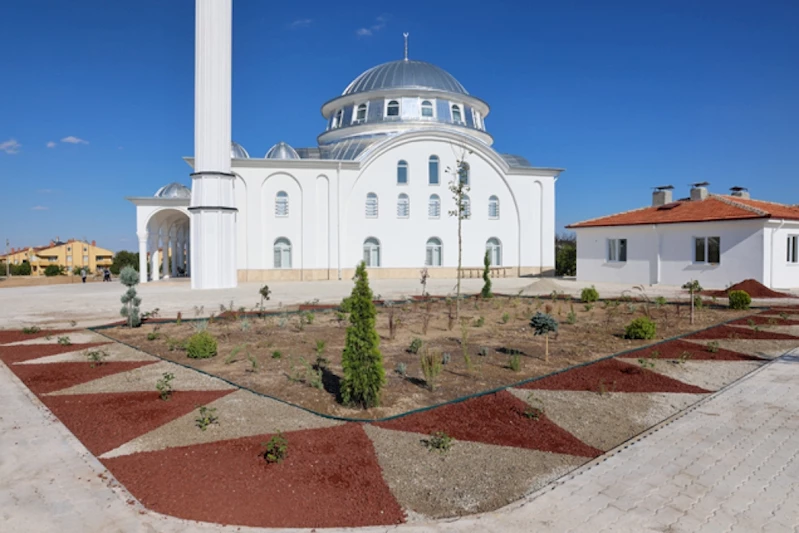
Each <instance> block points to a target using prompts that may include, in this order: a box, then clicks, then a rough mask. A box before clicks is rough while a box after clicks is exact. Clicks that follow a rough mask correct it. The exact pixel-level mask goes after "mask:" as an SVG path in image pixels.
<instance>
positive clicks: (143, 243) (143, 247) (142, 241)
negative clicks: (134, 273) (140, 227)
mask: <svg viewBox="0 0 799 533" xmlns="http://www.w3.org/2000/svg"><path fill="white" fill-rule="evenodd" d="M138 237H139V283H147V239H148V237H149V236H148V235H147V232H146V231H143V232H142V233H139V234H138Z"/></svg>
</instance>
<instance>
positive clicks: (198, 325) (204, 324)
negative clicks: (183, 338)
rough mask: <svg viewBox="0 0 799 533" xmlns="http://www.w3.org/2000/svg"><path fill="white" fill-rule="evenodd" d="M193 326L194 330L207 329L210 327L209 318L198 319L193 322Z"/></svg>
mask: <svg viewBox="0 0 799 533" xmlns="http://www.w3.org/2000/svg"><path fill="white" fill-rule="evenodd" d="M191 327H192V328H194V331H196V332H198V333H199V332H200V331H206V330H207V329H208V320H206V319H202V320H196V321H194V322H192V323H191Z"/></svg>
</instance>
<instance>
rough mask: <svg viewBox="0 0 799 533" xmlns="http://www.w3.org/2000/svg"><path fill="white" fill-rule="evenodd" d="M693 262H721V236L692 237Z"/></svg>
mask: <svg viewBox="0 0 799 533" xmlns="http://www.w3.org/2000/svg"><path fill="white" fill-rule="evenodd" d="M694 263H707V264H710V265H717V264H719V263H721V237H694Z"/></svg>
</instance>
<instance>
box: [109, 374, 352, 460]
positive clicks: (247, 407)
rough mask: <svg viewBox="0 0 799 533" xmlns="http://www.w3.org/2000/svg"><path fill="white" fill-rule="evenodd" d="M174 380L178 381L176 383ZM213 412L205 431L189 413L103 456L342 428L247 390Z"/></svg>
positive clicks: (217, 403) (217, 405)
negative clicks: (199, 427) (216, 420)
mask: <svg viewBox="0 0 799 533" xmlns="http://www.w3.org/2000/svg"><path fill="white" fill-rule="evenodd" d="M176 381H177V380H176ZM208 407H213V408H215V409H216V413H215V414H216V416H217V417H219V420H218V422H217V423H216V424H212V425H211V426H210V427H209V428H208V429H207V430H206V431H200V430H199V429H198V428H197V426H196V423H195V419H196V418H197V415H196V413H194V412H193V413H190V414H188V415H185V416H183V417H181V418H178V419H177V420H175V421H173V422H170V423H169V424H166V425H164V426H161V427H160V428H158V429H156V430H154V431H151V432H150V433H147V434H145V435H142V436H141V437H138V438H136V439H134V440H132V441H130V442H128V443H126V444H124V445H122V446H120V447H119V448H117V449H116V450H112V451H110V452H108V453H106V454H105V455H103V457H104V458H107V457H117V456H120V455H127V454H131V453H136V452H143V451H152V450H161V449H164V448H173V447H177V446H189V445H193V444H202V443H207V442H214V441H221V440H228V439H237V438H240V437H249V436H252V435H261V434H267V433H275V432H277V431H283V432H287V431H295V430H299V429H314V428H324V427H331V426H338V425H341V422H337V421H335V420H329V419H327V418H322V417H319V416H316V415H312V414H310V413H308V412H306V411H303V410H301V409H297V408H296V407H291V406H290V405H286V404H284V403H281V402H278V401H276V400H271V399H269V398H263V397H261V396H257V395H255V394H252V393H251V392H247V391H237V392H234V393H232V394H229V395H227V396H225V397H224V398H220V399H219V400H217V401H215V402H213V403H210V404H208Z"/></svg>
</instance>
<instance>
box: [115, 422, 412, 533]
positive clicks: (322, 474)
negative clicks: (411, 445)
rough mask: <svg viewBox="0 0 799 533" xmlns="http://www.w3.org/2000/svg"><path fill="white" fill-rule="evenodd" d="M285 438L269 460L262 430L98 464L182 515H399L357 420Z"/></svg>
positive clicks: (310, 518) (321, 520) (359, 518)
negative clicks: (280, 451) (282, 451)
mask: <svg viewBox="0 0 799 533" xmlns="http://www.w3.org/2000/svg"><path fill="white" fill-rule="evenodd" d="M221 416H224V413H223V414H222V415H221ZM197 431H200V430H199V429H198V430H197ZM285 437H286V439H287V440H288V456H287V457H286V459H285V460H284V461H283V462H281V463H277V464H267V463H266V461H264V459H263V456H262V455H261V453H262V451H263V449H264V448H263V446H262V444H263V443H264V442H267V441H268V440H269V438H270V435H260V436H256V437H246V438H241V439H234V440H227V441H220V442H213V443H209V444H199V445H196V446H186V447H181V448H171V449H167V450H162V451H157V452H145V453H136V454H133V455H127V456H122V457H115V458H111V459H103V460H102V462H103V463H104V464H105V466H106V467H107V468H108V469H109V470H110V471H111V472H112V473H113V474H114V476H115V477H116V478H117V480H119V482H120V483H122V484H123V485H125V487H126V488H127V489H128V490H129V491H130V492H131V493H132V494H133V495H134V496H135V497H136V498H137V499H138V500H139V501H141V502H142V503H143V504H144V505H145V506H146V507H148V508H149V509H152V510H153V511H156V512H159V513H164V514H168V515H173V516H177V517H179V518H185V519H189V520H201V521H207V522H216V523H221V524H235V525H241V526H254V527H307V528H310V527H315V528H323V527H345V526H351V527H361V526H373V525H386V526H387V525H393V524H399V523H401V522H403V521H404V514H403V512H402V509H401V508H400V506H399V504H398V503H397V501H396V499H395V498H394V496H393V495H392V494H391V491H390V490H389V488H388V486H387V485H386V483H385V481H383V477H382V474H381V470H380V465H379V464H378V462H377V458H376V456H375V453H374V447H373V446H372V442H371V441H370V440H369V438H368V437H367V436H366V433H364V431H363V429H362V428H361V425H360V424H345V425H343V426H338V427H333V428H326V429H313V430H303V431H294V432H290V433H286V434H285Z"/></svg>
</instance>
